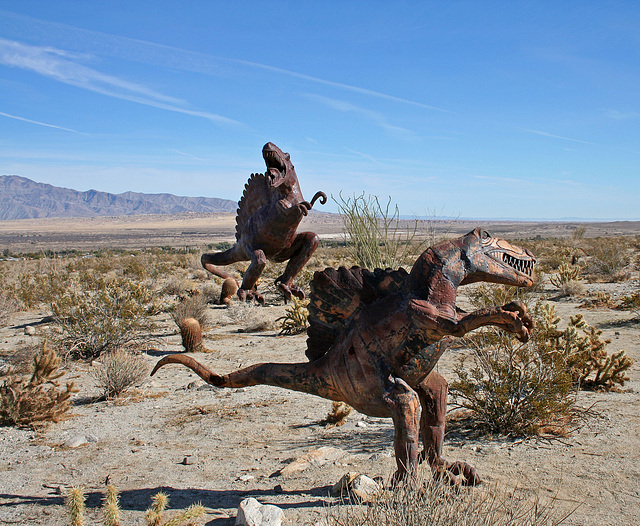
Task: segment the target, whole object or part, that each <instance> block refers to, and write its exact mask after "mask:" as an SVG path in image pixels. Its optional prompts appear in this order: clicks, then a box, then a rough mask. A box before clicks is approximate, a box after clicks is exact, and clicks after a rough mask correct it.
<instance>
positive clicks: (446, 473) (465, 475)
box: [432, 460, 482, 486]
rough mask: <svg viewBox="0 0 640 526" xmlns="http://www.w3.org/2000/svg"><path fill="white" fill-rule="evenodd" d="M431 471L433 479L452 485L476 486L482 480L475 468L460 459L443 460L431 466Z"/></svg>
mask: <svg viewBox="0 0 640 526" xmlns="http://www.w3.org/2000/svg"><path fill="white" fill-rule="evenodd" d="M432 471H433V477H434V479H436V480H438V481H442V482H446V483H447V484H450V485H452V486H477V485H478V484H480V483H481V482H482V480H481V479H480V477H479V476H478V473H477V472H476V470H475V468H474V467H473V466H471V465H470V464H467V463H466V462H462V461H460V460H458V461H456V462H449V461H447V460H445V461H443V463H442V464H440V465H436V466H432Z"/></svg>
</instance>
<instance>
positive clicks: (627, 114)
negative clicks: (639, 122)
mask: <svg viewBox="0 0 640 526" xmlns="http://www.w3.org/2000/svg"><path fill="white" fill-rule="evenodd" d="M604 115H605V117H609V118H610V119H615V120H631V119H637V118H639V117H640V112H637V111H619V110H611V109H609V110H604Z"/></svg>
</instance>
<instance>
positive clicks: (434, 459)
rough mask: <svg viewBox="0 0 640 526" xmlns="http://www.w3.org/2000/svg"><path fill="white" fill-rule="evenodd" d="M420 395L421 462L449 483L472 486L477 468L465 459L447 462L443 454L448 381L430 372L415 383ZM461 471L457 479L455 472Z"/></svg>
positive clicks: (475, 479)
mask: <svg viewBox="0 0 640 526" xmlns="http://www.w3.org/2000/svg"><path fill="white" fill-rule="evenodd" d="M416 392H417V393H418V396H419V397H420V404H421V405H422V414H421V416H420V434H421V435H422V444H423V450H422V452H421V453H420V462H422V461H424V460H426V461H428V462H429V466H431V470H432V471H433V473H434V475H435V476H436V477H444V478H445V479H446V480H448V481H449V482H450V483H451V484H463V485H465V486H475V485H477V484H479V483H480V482H481V481H480V477H479V476H478V474H477V473H476V470H475V469H474V468H473V467H472V466H470V465H469V464H467V463H466V462H460V461H457V462H448V461H446V460H445V459H444V458H443V457H442V446H443V443H444V429H445V420H446V413H447V394H448V392H449V385H448V384H447V381H446V380H445V379H444V378H443V377H442V376H441V375H439V374H438V373H436V372H433V371H432V372H431V373H430V374H429V375H428V376H427V378H425V379H424V380H423V381H422V382H421V383H420V384H418V385H417V386H416ZM459 475H462V478H461V479H459V478H457V476H459Z"/></svg>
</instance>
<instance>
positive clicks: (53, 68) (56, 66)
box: [0, 38, 240, 125]
mask: <svg viewBox="0 0 640 526" xmlns="http://www.w3.org/2000/svg"><path fill="white" fill-rule="evenodd" d="M70 57H74V58H75V56H73V55H71V54H69V53H66V52H65V51H63V50H59V49H54V48H51V47H40V46H30V45H27V44H23V43H20V42H15V41H11V40H6V39H3V38H0V64H4V65H5V66H10V67H16V68H20V69H26V70H29V71H33V72H35V73H37V74H39V75H42V76H45V77H48V78H51V79H53V80H56V81H58V82H62V83H64V84H69V85H72V86H76V87H78V88H82V89H86V90H89V91H93V92H95V93H100V94H102V95H106V96H109V97H114V98H118V99H122V100H127V101H129V102H136V103H138V104H143V105H146V106H151V107H155V108H160V109H164V110H168V111H173V112H177V113H183V114H185V115H192V116H194V117H202V118H205V119H208V120H210V121H212V122H216V123H220V124H232V125H240V123H239V122H238V121H235V120H233V119H229V118H227V117H222V116H221V115H216V114H213V113H209V112H205V111H199V110H194V109H189V108H187V107H185V106H186V102H185V101H184V100H181V99H178V98H175V97H170V96H167V95H164V94H162V93H158V92H157V91H154V90H151V89H149V88H147V87H146V86H142V85H140V84H136V83H134V82H129V81H127V80H123V79H120V78H118V77H114V76H113V75H106V74H104V73H101V72H99V71H96V70H94V69H92V68H89V67H87V66H84V65H82V64H79V63H77V62H74V61H73V60H70Z"/></svg>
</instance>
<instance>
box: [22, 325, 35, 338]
mask: <svg viewBox="0 0 640 526" xmlns="http://www.w3.org/2000/svg"><path fill="white" fill-rule="evenodd" d="M24 333H25V334H26V335H27V336H35V335H36V328H35V327H33V326H32V325H28V326H27V327H25V328H24Z"/></svg>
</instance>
